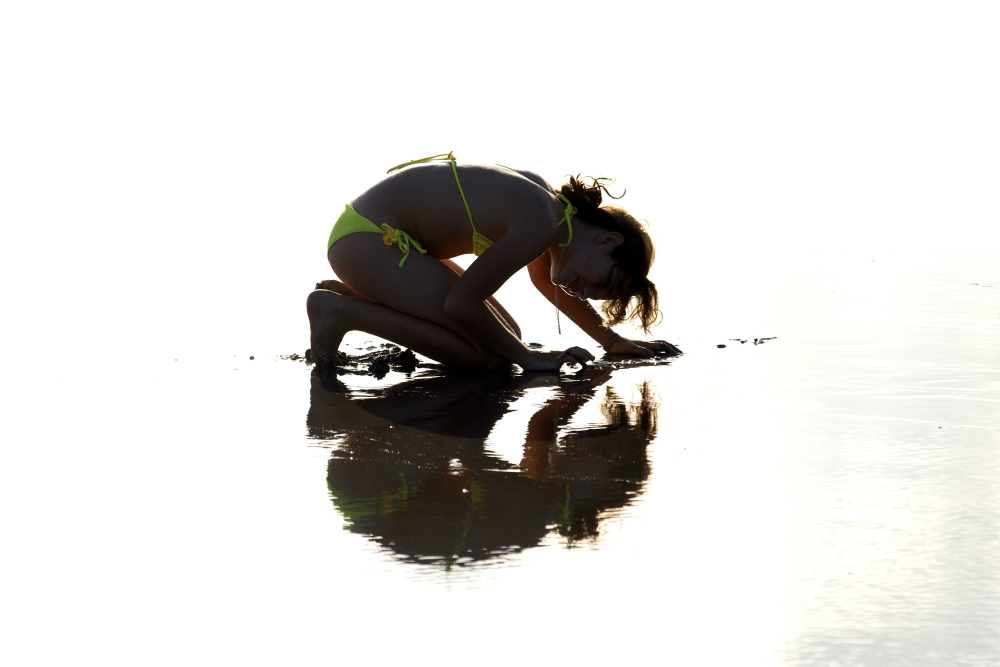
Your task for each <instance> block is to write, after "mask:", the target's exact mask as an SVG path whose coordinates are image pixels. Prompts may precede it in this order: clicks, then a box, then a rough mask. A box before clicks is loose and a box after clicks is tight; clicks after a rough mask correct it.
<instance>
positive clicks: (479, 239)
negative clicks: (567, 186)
mask: <svg viewBox="0 0 1000 667" xmlns="http://www.w3.org/2000/svg"><path fill="white" fill-rule="evenodd" d="M431 160H447V161H448V162H450V163H451V171H452V173H453V174H455V184H456V185H458V194H460V195H461V196H462V203H463V204H465V213H466V215H468V216H469V224H470V225H472V252H474V253H475V254H476V257H478V256H479V255H482V254H483V253H484V252H486V251H487V250H488V249H489V247H490V246H491V245H493V241H491V240H489V239H488V238H486V237H485V236H483V235H482V234H480V233H479V232H478V231H476V223H474V222H473V221H472V212H471V211H469V202H468V200H466V198H465V193H464V192H463V191H462V182H461V181H459V180H458V167H456V166H455V156H454V155H453V154H452V152H451V151H448V152H447V153H441V154H440V155H432V156H430V157H425V158H420V159H419V160H410V161H409V162H404V163H403V164H398V165H396V166H395V167H393V168H392V169H390V170H389V171H387V172H385V173H387V174H391V173H392V172H394V171H396V170H397V169H402V168H403V167H409V166H410V165H412V164H420V163H422V162H430V161H431ZM556 197H557V198H558V199H559V200H560V201H561V202H563V203H564V204H566V209H565V210H564V211H563V217H562V219H560V220H559V223H558V224H559V225H561V224H563V223H564V222H565V223H566V231H567V234H566V243H560V244H559V247H560V248H565V247H566V246H568V245H569V244H570V241H572V240H573V225H572V224H571V223H570V218H572V217H573V215H574V214H576V207H575V206H573V205H572V204H571V203H569V200H568V199H566V197H564V196H563V195H561V194H557V195H556Z"/></svg>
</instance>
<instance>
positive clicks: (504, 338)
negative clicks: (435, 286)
mask: <svg viewBox="0 0 1000 667" xmlns="http://www.w3.org/2000/svg"><path fill="white" fill-rule="evenodd" d="M522 208H523V207H522ZM538 217H539V220H526V221H525V222H526V224H517V225H511V228H510V229H508V230H507V233H506V234H504V235H503V237H501V238H500V239H499V240H498V241H497V242H496V243H494V244H493V245H492V246H491V247H490V248H489V249H488V250H487V251H486V252H484V253H483V254H482V255H480V256H479V257H478V258H477V259H476V261H474V262H473V263H472V264H471V265H470V266H469V268H468V269H466V271H465V273H463V274H462V275H461V276H460V277H459V279H458V282H456V283H455V286H454V287H452V288H451V291H450V292H449V293H448V296H447V297H446V298H445V302H444V309H445V312H446V313H447V314H448V315H449V316H451V317H453V318H455V319H456V320H457V321H459V322H460V323H461V324H462V325H463V327H464V328H465V329H466V330H467V331H468V334H469V335H470V336H471V337H473V338H474V339H475V340H476V341H477V342H478V343H479V344H480V345H483V346H484V347H486V348H487V349H489V350H491V351H492V352H494V353H496V354H498V355H500V356H501V357H503V358H504V359H507V360H509V361H512V362H514V363H515V364H517V365H518V366H520V367H521V368H523V369H524V370H526V371H533V370H545V371H552V370H558V369H559V367H560V366H561V365H562V364H564V363H579V362H583V361H592V360H593V358H594V357H593V355H592V354H590V353H589V352H587V351H586V350H584V349H582V348H570V349H569V350H566V351H565V352H558V351H541V350H531V349H529V348H528V347H527V346H525V345H524V343H522V342H521V341H520V340H519V339H518V338H516V337H515V336H514V335H513V333H512V332H511V331H509V330H508V329H507V328H505V327H504V326H503V324H502V322H501V321H500V319H499V318H498V317H497V315H496V314H495V313H494V312H493V311H492V310H491V308H490V306H489V304H488V302H487V300H488V299H489V298H490V297H491V296H493V294H495V293H496V291H497V290H499V289H500V287H501V286H502V285H503V284H504V283H505V282H506V281H507V279H508V278H510V277H511V276H512V275H514V273H516V272H517V271H519V270H520V269H521V268H522V267H524V266H527V265H528V264H529V263H530V262H531V260H533V259H535V258H536V257H537V256H538V255H540V254H542V253H544V252H545V251H546V249H547V248H548V246H549V245H550V244H551V243H552V238H550V237H551V236H554V233H553V232H552V231H551V230H549V232H550V233H549V234H546V232H545V228H546V224H545V223H548V225H547V226H548V227H550V228H552V227H554V225H553V224H552V215H551V213H550V212H547V211H545V210H544V209H542V210H539V211H538ZM533 223H534V224H533Z"/></svg>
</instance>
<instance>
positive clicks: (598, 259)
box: [549, 223, 623, 299]
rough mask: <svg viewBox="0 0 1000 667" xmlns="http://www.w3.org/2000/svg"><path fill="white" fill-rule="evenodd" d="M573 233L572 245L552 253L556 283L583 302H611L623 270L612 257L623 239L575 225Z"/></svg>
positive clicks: (605, 232)
mask: <svg viewBox="0 0 1000 667" xmlns="http://www.w3.org/2000/svg"><path fill="white" fill-rule="evenodd" d="M573 232H574V234H573V241H572V243H570V244H569V245H568V246H566V247H565V248H562V249H561V250H560V249H558V248H557V249H555V250H554V251H552V271H551V273H550V276H549V277H550V279H551V280H552V283H553V284H555V285H558V286H559V287H561V288H562V290H563V291H564V292H566V293H567V294H570V295H572V296H575V297H579V298H581V299H607V298H609V297H610V296H612V292H611V290H612V286H613V285H614V283H615V282H616V278H617V275H616V273H617V271H618V270H619V269H618V263H617V262H616V261H615V260H614V259H612V257H611V253H612V252H613V251H614V249H615V248H616V247H618V246H619V245H621V243H622V240H623V239H622V235H621V234H619V233H617V232H608V231H605V230H603V229H601V228H600V227H592V226H590V225H587V224H586V223H580V224H576V223H574V229H573ZM560 253H561V254H562V256H561V257H560Z"/></svg>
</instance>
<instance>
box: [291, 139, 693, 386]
mask: <svg viewBox="0 0 1000 667" xmlns="http://www.w3.org/2000/svg"><path fill="white" fill-rule="evenodd" d="M437 160H440V161H443V162H437V163H434V161H437ZM411 165H418V166H413V167H412V168H409V169H403V168H404V167H410V166H411ZM389 172H390V173H391V175H390V176H388V177H387V178H385V179H384V180H382V181H380V182H379V183H376V184H375V185H374V186H372V187H371V188H369V189H368V190H367V191H365V192H364V193H362V194H361V195H360V196H359V197H357V198H356V199H354V200H353V201H351V202H350V203H349V204H347V205H346V206H345V207H344V211H343V213H342V214H341V215H340V217H339V218H338V219H337V222H336V224H335V225H334V228H333V231H332V232H331V233H330V238H329V241H328V243H327V250H328V252H327V257H328V259H329V260H330V266H332V267H333V270H334V272H335V273H336V274H337V276H338V277H339V278H340V280H341V281H342V282H338V281H336V280H328V281H324V282H323V287H324V289H318V290H316V291H315V292H313V293H312V294H310V295H309V298H308V300H307V302H306V309H307V311H308V313H309V323H310V327H311V330H312V331H311V349H312V358H313V360H314V361H316V362H317V363H331V362H332V363H336V362H337V360H338V356H339V355H338V353H337V348H338V347H339V346H340V341H341V339H342V338H343V336H344V334H345V333H347V332H348V331H353V330H360V331H364V332H366V333H369V334H372V335H374V336H378V337H379V338H384V339H386V340H390V341H392V342H394V343H397V344H398V345H402V346H405V347H409V348H411V349H413V350H414V351H416V352H418V353H420V354H422V355H424V356H427V357H430V358H431V359H434V360H436V361H439V362H441V363H444V364H447V365H450V366H458V367H464V368H498V367H500V366H503V365H505V364H507V363H509V362H513V363H515V364H517V365H518V366H520V367H521V368H522V369H524V370H526V371H552V370H557V369H558V368H559V367H560V366H562V364H564V363H583V362H585V361H591V360H593V359H594V357H593V355H591V354H590V353H589V352H588V351H587V350H585V349H583V348H580V347H572V348H570V349H568V350H565V351H563V352H558V351H551V352H550V351H542V350H532V349H529V348H528V347H527V346H525V345H524V343H522V342H521V330H520V328H519V327H518V325H517V323H516V322H515V321H514V319H513V318H512V317H511V316H510V314H509V313H508V312H507V311H506V310H505V309H504V308H503V306H501V305H500V304H499V303H498V302H497V301H496V299H495V298H493V294H494V293H495V292H496V291H497V290H498V289H499V288H500V286H501V285H503V284H504V283H505V282H506V281H507V279H508V278H510V277H511V275H513V274H514V273H515V272H516V271H518V270H519V269H521V268H522V267H525V266H527V267H528V274H529V275H530V276H531V281H532V283H533V284H534V285H535V287H536V288H537V289H538V291H539V292H541V293H542V295H543V296H545V297H546V298H547V299H548V300H549V301H551V302H552V303H553V304H555V305H556V308H557V312H558V311H562V312H563V313H565V314H566V316H567V317H569V318H570V319H571V320H572V321H573V322H575V323H576V324H577V325H578V326H579V327H580V328H581V329H583V331H584V332H586V333H587V334H588V335H590V336H591V337H592V338H593V339H594V340H596V341H597V342H598V343H600V344H601V345H602V346H603V347H604V349H605V350H606V351H607V352H610V353H613V354H632V355H638V356H644V357H650V356H652V355H653V353H654V351H662V352H666V353H668V354H680V350H679V349H677V348H676V347H674V346H673V345H671V344H670V343H667V342H665V341H651V342H646V341H637V340H629V339H626V338H623V337H621V336H620V335H618V334H616V333H614V332H613V331H612V330H611V328H610V327H611V326H613V325H615V324H619V323H621V322H623V321H625V320H628V319H633V318H634V319H638V321H639V323H640V324H641V326H642V328H643V330H644V331H645V332H647V333H648V332H649V329H650V327H651V326H652V325H653V324H654V323H655V322H656V320H657V319H658V318H659V316H660V313H659V310H658V308H657V295H656V287H655V286H654V285H653V283H651V282H650V281H649V280H648V278H647V277H646V276H647V274H648V273H649V267H650V265H651V264H652V261H653V244H652V241H651V240H650V238H649V234H648V233H647V232H646V230H645V228H644V227H643V226H642V224H640V223H639V221H638V220H636V219H635V218H633V217H632V216H631V215H629V214H628V213H627V212H626V211H625V210H624V209H622V208H620V207H617V206H601V199H602V196H601V193H602V191H603V192H607V190H606V189H605V187H604V185H603V181H605V180H607V179H594V180H593V181H592V182H591V183H590V184H589V185H588V184H586V183H584V182H582V181H580V180H578V179H576V178H570V180H569V183H567V184H564V185H563V186H562V187H561V188H560V189H559V190H554V189H553V188H552V187H551V186H549V184H548V183H546V182H545V180H544V179H543V178H542V177H541V176H539V175H538V174H535V173H532V172H530V171H520V170H516V169H509V168H506V167H500V166H488V165H462V166H461V167H459V166H457V163H456V161H455V158H454V156H453V155H452V154H451V153H448V154H445V155H435V156H433V157H430V158H424V159H422V160H414V161H412V162H407V163H405V164H402V165H399V166H398V167H393V168H392V169H390V170H389ZM393 172H395V173H393ZM469 252H474V253H475V254H476V255H477V259H476V260H475V261H474V262H473V263H472V264H471V265H470V266H469V268H468V270H466V271H464V272H463V270H462V269H461V268H460V267H459V266H458V265H457V264H455V263H454V262H452V261H451V258H452V257H456V256H458V255H463V254H467V253H469ZM560 292H562V294H560ZM588 299H595V300H601V301H603V303H602V310H603V312H604V315H605V318H602V317H601V316H600V315H599V314H598V313H597V311H596V310H594V308H593V306H591V305H590V303H589V301H588Z"/></svg>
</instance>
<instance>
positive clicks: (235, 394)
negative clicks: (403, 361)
mask: <svg viewBox="0 0 1000 667" xmlns="http://www.w3.org/2000/svg"><path fill="white" fill-rule="evenodd" d="M996 260H997V258H996V256H995V255H991V254H990V253H978V254H977V253H966V254H965V255H963V256H947V255H940V256H937V255H935V256H931V255H928V256H927V258H926V261H923V262H922V263H921V262H918V263H916V264H912V265H911V264H906V263H900V262H897V263H896V264H893V262H894V261H895V260H893V259H892V258H891V257H882V258H880V262H882V263H885V264H887V265H888V266H887V267H883V268H880V269H873V268H872V267H871V266H870V264H871V262H868V265H869V266H864V265H863V264H862V260H861V259H860V258H857V257H856V258H854V259H853V260H851V261H853V262H854V264H853V265H851V266H850V267H848V268H849V269H850V270H845V271H832V270H831V273H830V274H825V273H823V271H821V270H817V271H813V272H812V273H810V274H808V275H806V274H804V275H803V277H802V279H801V281H799V282H795V281H778V280H775V281H774V282H772V283H768V282H767V280H766V279H761V281H760V283H759V284H757V285H755V286H754V290H757V289H760V290H764V291H766V292H767V293H768V294H770V295H771V296H770V302H769V303H770V307H769V309H768V311H767V313H766V315H761V317H764V319H766V320H768V321H769V322H771V324H770V325H768V326H767V328H766V330H757V329H749V327H748V326H746V325H745V324H741V325H738V326H736V325H734V326H733V327H732V328H728V327H723V326H716V327H715V329H716V332H717V333H716V334H715V335H707V334H704V333H702V332H701V331H699V330H698V329H696V328H692V329H689V330H682V332H681V335H682V338H678V339H675V340H674V341H673V342H676V343H678V344H679V345H680V347H681V348H682V349H684V351H685V354H684V355H683V356H681V357H679V358H676V359H669V360H661V361H660V362H658V363H656V364H652V365H650V364H615V363H604V362H602V363H600V364H595V365H594V366H593V367H591V368H589V369H587V370H586V371H584V372H583V373H577V372H571V371H569V370H567V371H565V372H564V373H563V374H561V375H560V376H555V375H538V376H525V375H522V374H519V373H495V374H469V373H455V372H449V371H446V370H445V369H442V368H441V367H438V366H435V365H433V364H422V365H421V366H420V367H418V368H417V369H416V370H415V371H413V372H411V373H404V372H401V371H398V370H390V371H389V372H388V374H387V375H385V376H384V377H383V378H381V379H377V378H375V377H372V376H370V375H366V374H342V375H339V376H338V375H321V374H318V373H317V372H316V371H315V370H314V369H313V368H312V367H311V366H310V365H308V364H306V363H304V362H302V361H294V360H289V359H283V358H281V356H280V355H278V354H270V355H268V354H259V355H255V356H256V358H255V359H254V360H250V359H249V358H248V355H240V356H239V357H236V356H234V355H215V356H212V355H211V354H208V355H206V356H205V357H203V358H185V357H184V356H180V357H178V358H177V360H176V361H175V360H174V359H160V360H154V362H152V363H149V364H146V365H144V366H143V367H142V368H139V367H134V366H130V365H129V363H128V361H127V360H125V359H120V360H113V361H111V362H110V363H109V362H108V361H106V360H93V361H94V362H93V363H89V364H88V363H85V362H81V363H79V364H77V365H75V366H72V367H67V368H64V369H62V370H59V369H56V370H53V369H51V368H47V367H44V366H41V365H37V364H34V363H33V362H31V361H30V360H26V361H24V360H23V363H22V364H21V365H20V366H19V367H18V368H19V369H20V373H21V375H20V377H21V378H22V380H23V382H22V383H21V386H22V388H23V391H24V394H25V400H23V401H21V402H20V403H18V402H17V399H14V402H13V403H12V405H13V406H14V409H13V410H12V416H11V423H10V424H9V428H11V429H12V432H13V433H16V434H17V435H18V439H19V443H20V445H21V446H19V447H18V448H16V449H12V450H10V451H9V453H8V456H9V458H10V460H9V461H8V464H9V465H8V466H7V468H6V470H7V473H6V477H7V480H6V482H5V485H4V493H5V496H6V498H5V501H6V502H7V503H8V506H10V507H17V508H19V510H18V511H17V512H15V513H12V514H11V515H10V516H9V518H8V519H7V521H6V531H7V534H8V536H10V539H11V540H12V541H13V542H15V543H16V544H18V545H19V548H18V549H17V550H15V551H13V552H12V553H10V554H9V555H8V571H10V572H16V573H18V576H17V577H16V578H14V579H12V580H11V581H8V582H7V584H6V585H5V591H6V592H5V597H6V598H7V599H8V601H10V600H13V601H15V603H16V609H17V613H16V615H11V616H9V618H8V625H9V627H11V628H12V629H13V630H12V634H13V636H15V637H16V639H15V641H16V642H19V643H21V644H22V645H23V647H24V649H25V650H24V653H25V654H27V655H33V656H35V657H36V658H37V660H36V661H35V662H36V663H37V664H41V663H44V662H47V661H51V660H53V659H59V658H62V657H65V656H66V652H67V651H69V650H70V649H69V648H67V647H72V651H73V652H74V653H77V652H100V653H101V654H102V655H104V656H106V657H107V660H108V661H110V662H112V663H119V662H142V663H150V662H152V663H157V664H161V663H162V664H167V663H176V662H178V661H181V660H185V659H187V658H188V657H190V656H191V655H193V654H196V655H197V657H198V661H199V662H206V661H207V662H211V661H212V660H218V661H228V662H231V661H233V659H234V658H237V659H240V660H243V661H251V662H257V663H269V662H277V661H282V662H288V663H292V664H313V663H326V662H329V661H330V660H334V661H336V660H337V656H341V657H342V656H344V655H345V654H346V655H350V656H352V659H365V658H366V657H367V658H370V659H373V660H376V661H377V662H378V661H381V660H383V659H385V660H388V659H393V660H397V659H404V658H405V657H406V656H409V655H413V654H418V655H430V654H431V653H432V652H435V651H437V650H439V649H440V648H441V646H442V644H446V645H447V646H448V647H449V648H448V651H449V654H451V653H452V652H453V651H456V650H457V651H461V652H463V653H464V654H466V655H469V656H473V657H474V658H475V659H476V660H477V661H479V662H484V663H486V664H501V663H506V662H510V661H511V660H515V659H520V658H519V656H523V655H524V654H525V653H528V654H530V655H532V656H535V657H538V658H541V659H545V658H552V659H564V658H565V657H566V656H567V655H569V656H573V659H574V660H576V661H578V662H582V663H584V664H599V663H603V662H606V661H611V660H615V661H624V662H643V661H645V660H646V659H647V658H646V656H649V655H654V654H655V655H659V656H663V657H664V659H669V660H672V661H675V662H677V663H679V664H692V665H696V664H704V665H711V664H764V665H813V664H819V665H827V664H843V665H853V664H877V665H907V664H920V665H956V664H957V665H980V664H983V665H985V664H994V663H995V662H996V659H997V657H998V656H1000V624H998V619H1000V566H998V564H997V559H996V554H997V553H998V547H1000V460H998V458H997V450H998V445H1000V435H998V434H1000V419H998V407H1000V370H998V369H1000V350H998V346H997V345H996V343H995V334H996V332H997V331H998V330H1000V309H998V306H1000V302H998V300H1000V272H998V270H997V267H998V266H1000V263H998V262H997V261H996ZM875 264H876V266H877V265H878V264H879V262H876V263H875ZM786 268H787V267H786ZM873 271H877V272H878V273H872V272H873ZM705 289H706V290H707V289H708V288H705ZM706 295H707V293H706V292H703V296H706ZM720 298H723V297H720ZM732 298H733V303H734V304H735V302H736V301H737V300H738V298H739V297H737V296H734V297H732ZM674 306H675V308H676V311H677V312H678V313H680V314H682V315H683V314H684V312H685V308H686V306H685V303H684V302H683V301H679V300H678V301H677V302H676V303H675V304H674ZM733 312H738V309H736V307H735V306H734V307H733ZM720 317H721V316H720ZM680 321H686V320H684V319H681V320H680ZM700 322H701V324H700V325H699V326H702V327H704V328H705V329H708V328H710V327H712V326H714V325H713V324H712V315H711V314H710V313H705V316H704V317H703V318H701V320H700ZM546 326H547V325H546ZM754 326H757V325H754ZM754 338H757V339H761V338H768V339H769V340H766V341H765V342H763V343H759V344H757V345H755V344H754V343H753V340H754ZM772 338H773V339H772ZM731 339H736V340H731ZM740 340H746V341H747V342H745V343H742V342H740ZM758 342H759V341H758ZM350 343H351V344H352V345H353V346H354V348H355V349H357V350H359V351H364V349H365V348H367V347H368V346H369V345H377V344H378V342H377V341H372V342H371V343H369V342H368V341H367V340H366V339H365V338H364V337H363V336H353V337H352V338H351V339H350ZM720 344H721V345H726V347H724V348H720V347H717V346H718V345H720ZM287 352H288V353H290V352H292V350H288V351H287ZM8 361H10V360H8ZM41 397H44V400H40V399H41ZM53 628H59V634H60V643H59V644H58V645H56V644H52V643H51V642H50V641H49V635H50V633H51V632H52V629H53ZM345 643H346V644H349V645H350V646H346V645H345ZM154 645H155V646H156V649H155V651H154V653H155V655H154V656H153V658H152V659H151V658H150V647H151V646H154ZM28 647H31V648H30V649H29V648H28Z"/></svg>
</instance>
